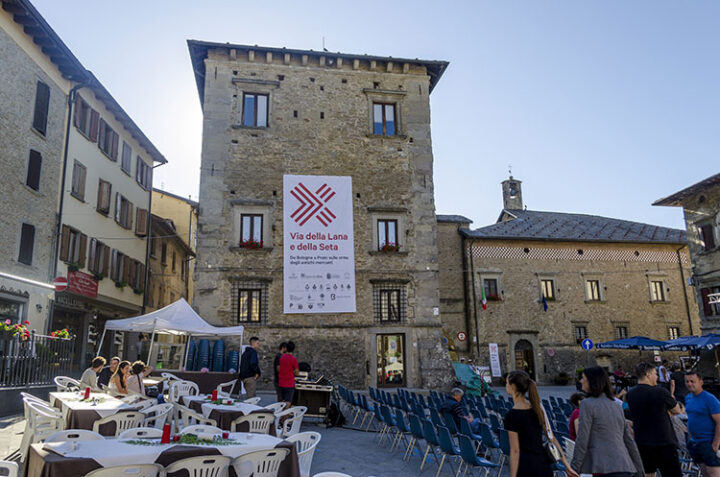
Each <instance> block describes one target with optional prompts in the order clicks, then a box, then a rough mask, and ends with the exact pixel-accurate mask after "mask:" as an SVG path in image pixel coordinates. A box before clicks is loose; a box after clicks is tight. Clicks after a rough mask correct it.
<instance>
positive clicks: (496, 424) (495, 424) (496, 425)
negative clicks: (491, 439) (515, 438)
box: [489, 414, 503, 432]
mask: <svg viewBox="0 0 720 477" xmlns="http://www.w3.org/2000/svg"><path fill="white" fill-rule="evenodd" d="M489 417H490V427H491V428H492V430H493V431H495V432H497V431H498V429H502V428H503V426H502V424H500V419H498V417H497V414H490V415H489Z"/></svg>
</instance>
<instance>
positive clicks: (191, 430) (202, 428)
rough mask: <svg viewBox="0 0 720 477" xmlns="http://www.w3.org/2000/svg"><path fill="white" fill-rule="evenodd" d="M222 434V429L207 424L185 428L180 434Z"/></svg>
mask: <svg viewBox="0 0 720 477" xmlns="http://www.w3.org/2000/svg"><path fill="white" fill-rule="evenodd" d="M198 432H199V433H201V434H210V433H214V434H222V433H223V430H222V429H220V428H219V427H217V426H208V425H206V424H194V425H192V426H187V427H183V429H182V431H180V434H197V433H198Z"/></svg>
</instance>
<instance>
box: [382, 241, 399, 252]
mask: <svg viewBox="0 0 720 477" xmlns="http://www.w3.org/2000/svg"><path fill="white" fill-rule="evenodd" d="M380 251H381V252H383V253H392V252H398V251H400V244H397V243H393V242H387V243H386V244H384V245H383V246H382V247H380Z"/></svg>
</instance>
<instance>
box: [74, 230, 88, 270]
mask: <svg viewBox="0 0 720 477" xmlns="http://www.w3.org/2000/svg"><path fill="white" fill-rule="evenodd" d="M86 251H87V235H85V234H80V250H79V252H78V257H77V260H76V262H77V263H78V264H80V268H85V258H86Z"/></svg>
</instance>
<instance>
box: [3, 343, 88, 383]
mask: <svg viewBox="0 0 720 477" xmlns="http://www.w3.org/2000/svg"><path fill="white" fill-rule="evenodd" d="M6 333H7V332H6ZM74 346H75V339H73V338H71V339H62V338H53V337H51V336H45V335H39V334H36V333H31V334H30V337H29V338H28V339H26V340H23V339H20V338H19V337H13V336H11V335H10V334H9V333H7V334H3V333H1V332H0V389H7V388H25V387H34V386H45V385H52V384H53V379H54V378H55V376H59V375H68V374H69V373H70V372H71V369H72V359H73V355H74V353H73V351H74Z"/></svg>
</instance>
